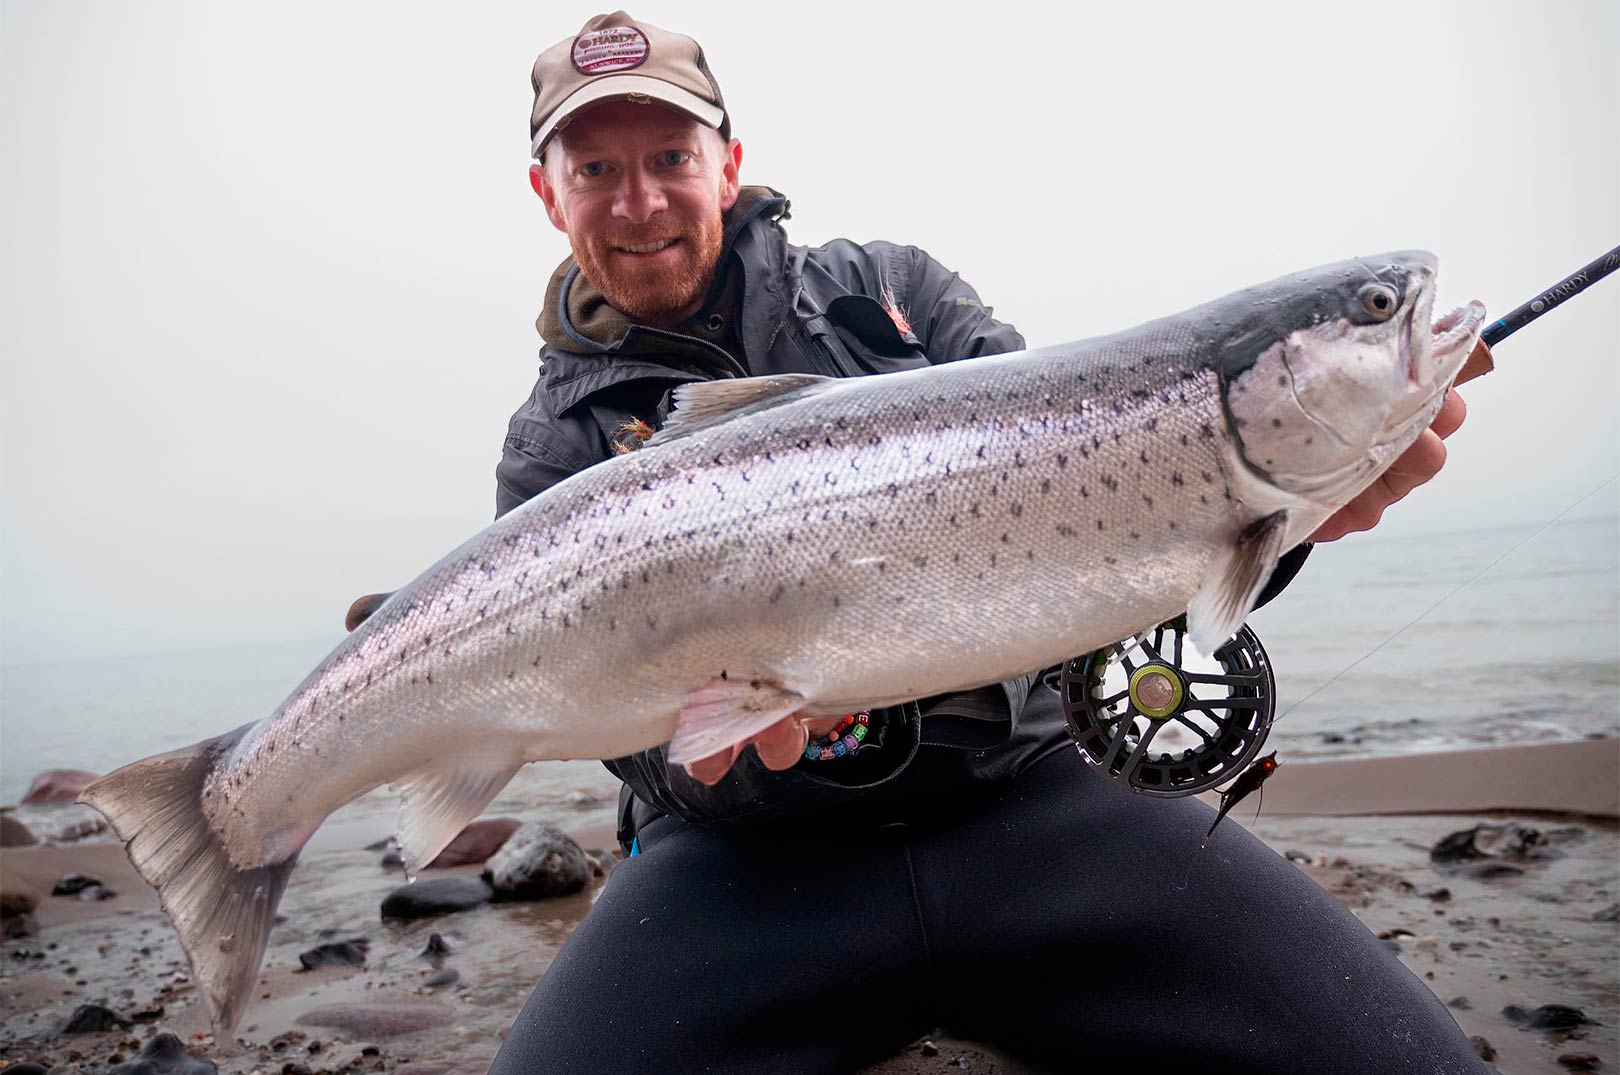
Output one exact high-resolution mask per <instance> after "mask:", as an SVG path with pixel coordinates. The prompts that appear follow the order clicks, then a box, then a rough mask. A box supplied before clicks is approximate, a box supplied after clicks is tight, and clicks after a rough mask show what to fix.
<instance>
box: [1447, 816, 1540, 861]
mask: <svg viewBox="0 0 1620 1075" xmlns="http://www.w3.org/2000/svg"><path fill="white" fill-rule="evenodd" d="M1547 843H1548V841H1547V839H1546V837H1544V836H1543V835H1542V834H1541V831H1540V830H1539V829H1532V828H1531V827H1530V826H1528V825H1521V824H1519V823H1518V822H1517V821H1509V822H1507V823H1506V824H1504V825H1492V824H1489V823H1482V824H1479V825H1475V826H1474V827H1473V828H1471V829H1463V830H1462V831H1460V832H1453V833H1451V834H1449V835H1447V836H1444V837H1442V838H1441V839H1440V840H1439V841H1438V842H1437V843H1436V844H1435V845H1434V846H1433V847H1431V848H1430V849H1429V861H1430V862H1466V861H1469V860H1471V859H1487V858H1511V859H1519V860H1524V859H1532V858H1548V857H1556V856H1557V855H1558V854H1559V852H1556V851H1553V850H1552V849H1551V848H1550V847H1548V846H1547ZM1515 872H1519V871H1515Z"/></svg>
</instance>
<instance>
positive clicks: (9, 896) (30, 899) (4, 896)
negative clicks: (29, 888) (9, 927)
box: [0, 890, 39, 918]
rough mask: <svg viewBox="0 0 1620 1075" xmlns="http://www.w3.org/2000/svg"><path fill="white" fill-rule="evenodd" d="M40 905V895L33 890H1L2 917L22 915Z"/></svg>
mask: <svg viewBox="0 0 1620 1075" xmlns="http://www.w3.org/2000/svg"><path fill="white" fill-rule="evenodd" d="M38 906H39V897H38V896H35V895H34V894H33V893H32V892H21V891H16V890H12V891H9V892H5V891H0V918H16V917H21V916H22V915H25V914H28V913H30V912H31V911H33V910H34V909H35V908H37V907H38Z"/></svg>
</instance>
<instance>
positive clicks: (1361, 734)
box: [0, 518, 1620, 806]
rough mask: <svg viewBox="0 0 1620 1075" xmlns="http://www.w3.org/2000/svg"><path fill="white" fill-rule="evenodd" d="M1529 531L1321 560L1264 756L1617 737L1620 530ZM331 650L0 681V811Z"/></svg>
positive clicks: (209, 722)
mask: <svg viewBox="0 0 1620 1075" xmlns="http://www.w3.org/2000/svg"><path fill="white" fill-rule="evenodd" d="M1537 529H1538V528H1536V527H1525V528H1522V529H1501V530H1480V531H1473V532H1465V533H1454V534H1442V535H1428V536H1425V537H1422V538H1413V539H1401V540H1378V539H1361V540H1353V541H1350V542H1348V543H1345V542H1340V543H1336V544H1332V545H1324V546H1321V547H1319V548H1318V549H1317V550H1316V552H1315V553H1314V554H1313V555H1312V557H1311V559H1310V561H1309V562H1308V563H1307V564H1306V567H1305V570H1304V571H1303V572H1302V573H1301V574H1300V576H1299V578H1298V579H1297V580H1296V581H1295V582H1294V584H1293V585H1292V586H1291V587H1289V589H1288V591H1287V592H1286V593H1285V594H1284V595H1283V596H1282V597H1281V598H1280V599H1278V600H1277V601H1276V602H1274V603H1273V604H1272V605H1270V606H1268V607H1267V608H1265V609H1262V610H1261V611H1259V612H1258V613H1256V614H1255V616H1254V617H1253V619H1252V621H1251V625H1252V626H1253V627H1254V628H1255V630H1256V631H1257V632H1258V633H1259V635H1260V637H1261V639H1262V641H1263V642H1264V644H1265V646H1266V648H1267V649H1268V651H1269V652H1270V654H1271V657H1272V662H1273V665H1274V667H1275V668H1276V670H1277V678H1278V695H1279V712H1280V713H1283V714H1284V715H1283V716H1282V717H1281V718H1280V719H1279V721H1278V723H1277V725H1276V727H1275V730H1274V731H1273V738H1272V743H1273V745H1274V746H1276V748H1277V749H1278V750H1279V751H1281V752H1282V754H1283V756H1284V757H1288V758H1304V757H1355V756H1369V755H1384V754H1397V753H1410V752H1417V751H1428V750H1442V749H1447V748H1460V747H1481V746H1492V745H1504V744H1511V743H1522V742H1530V741H1548V740H1558V739H1580V738H1583V737H1587V736H1593V735H1616V734H1620V519H1613V518H1610V519H1599V520H1583V521H1573V522H1563V523H1559V524H1558V525H1556V526H1554V527H1552V528H1551V529H1549V530H1547V531H1546V532H1545V533H1542V534H1539V535H1537V536H1534V537H1532V535H1535V533H1536V530H1537ZM1527 538H1530V540H1528V541H1526V539H1527ZM1521 542H1522V543H1523V544H1522V545H1521V544H1520V543H1521ZM1515 546H1518V547H1517V548H1515ZM1509 550H1513V551H1512V552H1509ZM1504 553H1508V555H1506V556H1505V557H1503V554H1504ZM1498 557H1503V558H1502V559H1501V560H1500V562H1499V563H1496V564H1495V566H1492V567H1490V568H1489V570H1485V572H1484V574H1483V575H1479V573H1480V572H1481V570H1483V569H1485V568H1486V567H1487V565H1489V564H1491V563H1492V561H1493V560H1496V559H1497V558H1498ZM1476 575H1479V577H1478V578H1477V579H1475V578H1474V576H1476ZM1470 579H1473V581H1471V582H1470V581H1469V580H1470ZM1459 586H1461V589H1460V590H1459V589H1458V587H1459ZM1453 591H1455V592H1453ZM1448 594H1449V595H1450V596H1449V597H1448V596H1447V595H1448ZM1442 598H1444V600H1442ZM1437 602H1439V604H1438V605H1436V603H1437ZM1420 616H1421V619H1417V622H1416V623H1415V624H1412V626H1409V627H1406V628H1405V630H1401V628H1402V626H1403V625H1405V624H1407V623H1408V622H1409V621H1412V620H1414V619H1415V618H1418V617H1420ZM1397 632H1398V633H1397ZM1391 636H1394V637H1393V638H1391ZM335 641H336V640H335V639H326V640H321V641H317V642H309V643H302V644H296V645H280V646H264V647H255V648H244V649H230V650H213V651H206V652H195V653H176V654H169V655H165V656H158V657H133V658H125V659H120V660H106V661H90V662H82V663H74V664H51V665H31V666H20V667H9V668H5V669H3V670H0V802H8V803H9V802H16V801H17V799H18V798H19V797H20V796H21V794H22V792H23V791H24V790H25V789H26V788H27V786H28V782H29V780H30V779H32V777H33V776H34V774H36V773H38V772H39V771H40V770H42V769H51V768H73V769H92V770H97V771H106V770H108V769H112V768H115V767H116V766H118V765H120V764H122V763H124V762H128V761H131V760H133V759H136V758H140V757H144V756H146V755H148V754H154V753H158V752H160V751H164V750H170V749H174V748H175V747H178V746H182V745H185V744H189V743H193V742H195V741H197V740H199V739H204V738H207V737H209V736H213V735H218V734H219V733H221V732H223V731H226V730H228V729H230V728H233V727H235V726H237V725H239V724H244V723H247V722H248V721H252V720H257V719H259V718H260V717H262V716H264V715H265V714H266V713H269V712H270V711H271V710H272V709H274V708H275V706H276V705H277V704H278V703H279V702H280V701H281V700H282V698H284V697H285V696H286V694H287V693H288V691H290V690H291V689H292V687H293V686H295V685H296V684H297V683H298V682H299V681H300V680H301V679H302V678H303V676H304V675H305V674H306V673H307V672H308V671H309V669H310V668H312V667H314V665H315V664H316V663H317V662H318V661H319V660H320V658H321V657H322V656H323V655H324V654H325V653H326V651H327V650H328V649H329V648H330V647H331V645H333V644H334V642H335ZM1369 654H1370V655H1369ZM1358 660H1359V661H1360V663H1356V662H1357V661H1358ZM1352 665H1354V667H1351V666H1352ZM1347 669H1348V670H1347ZM1335 677H1337V678H1335ZM1324 684H1325V686H1324ZM1307 696H1308V697H1307ZM1302 699H1304V701H1303V702H1302V703H1301V700H1302ZM612 787H613V781H612V778H611V776H609V775H608V774H607V773H606V772H605V771H604V770H603V769H602V768H601V766H599V765H597V764H596V763H594V762H590V763H586V762H567V763H545V764H542V765H538V766H530V767H529V768H528V769H527V770H526V771H525V772H524V773H523V774H522V775H521V778H520V780H519V781H518V782H516V783H515V784H514V786H513V787H512V788H511V789H510V790H509V792H508V793H507V794H505V795H503V796H502V800H503V801H510V800H512V799H514V798H516V799H519V800H522V801H524V802H527V803H530V804H532V805H538V801H537V800H539V801H543V800H549V799H555V800H557V801H559V802H561V801H566V797H567V795H568V794H569V792H571V791H572V792H576V794H575V799H576V800H577V799H578V798H579V796H578V794H577V792H578V791H579V790H582V789H583V790H585V791H587V792H589V793H591V794H598V795H605V794H607V793H608V792H610V791H611V789H612ZM603 805H604V806H605V805H606V804H605V803H604V804H603Z"/></svg>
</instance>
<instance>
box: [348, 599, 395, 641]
mask: <svg viewBox="0 0 1620 1075" xmlns="http://www.w3.org/2000/svg"><path fill="white" fill-rule="evenodd" d="M393 596H394V591H392V590H390V591H388V592H387V593H368V594H366V596H364V597H356V598H355V599H354V604H352V605H350V606H349V614H348V615H347V616H344V617H343V626H344V627H345V628H347V629H348V630H350V631H352V630H354V629H355V628H356V627H359V626H360V625H361V624H362V623H365V622H366V621H367V620H368V619H370V618H371V614H372V613H373V612H376V611H377V610H378V609H379V608H382V606H383V602H384V601H387V600H388V599H389V598H390V597H393Z"/></svg>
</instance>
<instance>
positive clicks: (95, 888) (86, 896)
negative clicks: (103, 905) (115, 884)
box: [79, 885, 118, 903]
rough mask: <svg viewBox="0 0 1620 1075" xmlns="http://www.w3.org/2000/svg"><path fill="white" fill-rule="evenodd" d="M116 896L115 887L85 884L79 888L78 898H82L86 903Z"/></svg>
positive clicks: (112, 898)
mask: <svg viewBox="0 0 1620 1075" xmlns="http://www.w3.org/2000/svg"><path fill="white" fill-rule="evenodd" d="M117 898H118V890H117V889H115V888H108V887H107V886H106V885H86V886H84V887H83V888H81V889H79V899H81V900H84V901H85V902H86V903H94V902H98V901H100V900H115V899H117Z"/></svg>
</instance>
